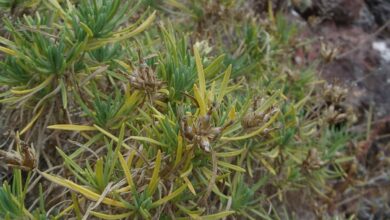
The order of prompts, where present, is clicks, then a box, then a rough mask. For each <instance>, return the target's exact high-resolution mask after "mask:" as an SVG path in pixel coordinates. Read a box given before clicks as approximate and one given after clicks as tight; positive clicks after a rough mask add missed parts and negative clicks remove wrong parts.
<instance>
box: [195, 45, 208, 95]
mask: <svg viewBox="0 0 390 220" xmlns="http://www.w3.org/2000/svg"><path fill="white" fill-rule="evenodd" d="M194 55H195V62H196V70H197V72H198V80H199V93H200V96H201V97H202V99H204V98H205V95H206V79H205V76H204V69H203V65H202V60H201V58H200V55H199V51H198V48H197V47H195V46H194Z"/></svg>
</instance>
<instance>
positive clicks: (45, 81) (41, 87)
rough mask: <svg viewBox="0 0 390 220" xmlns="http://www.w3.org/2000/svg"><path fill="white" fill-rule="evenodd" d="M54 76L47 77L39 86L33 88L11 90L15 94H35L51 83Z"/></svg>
mask: <svg viewBox="0 0 390 220" xmlns="http://www.w3.org/2000/svg"><path fill="white" fill-rule="evenodd" d="M53 78H54V76H53V75H52V76H49V77H47V78H46V79H45V80H44V81H43V82H42V83H41V84H39V85H38V86H36V87H34V88H32V89H25V90H16V89H11V92H12V93H13V94H15V95H24V94H28V93H29V94H34V93H36V92H38V91H39V90H41V89H43V88H45V87H46V86H48V85H49V84H50V82H51V81H52V80H53Z"/></svg>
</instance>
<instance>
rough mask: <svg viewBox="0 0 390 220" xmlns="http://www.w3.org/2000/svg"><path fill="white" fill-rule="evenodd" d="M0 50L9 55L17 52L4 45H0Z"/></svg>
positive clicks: (14, 54)
mask: <svg viewBox="0 0 390 220" xmlns="http://www.w3.org/2000/svg"><path fill="white" fill-rule="evenodd" d="M0 51H3V52H4V53H6V54H8V55H11V56H16V54H17V53H16V51H14V50H11V49H9V48H6V47H2V46H0Z"/></svg>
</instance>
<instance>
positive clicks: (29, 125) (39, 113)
mask: <svg viewBox="0 0 390 220" xmlns="http://www.w3.org/2000/svg"><path fill="white" fill-rule="evenodd" d="M42 111H43V107H42V108H41V110H39V112H38V113H37V114H36V115H35V116H34V117H33V118H32V119H31V121H30V122H29V123H28V124H27V125H26V127H24V128H23V129H22V130H21V131H20V135H22V134H24V133H25V132H26V131H27V130H28V129H30V128H31V127H32V126H33V124H34V123H35V121H36V120H37V119H38V118H39V116H41V114H42Z"/></svg>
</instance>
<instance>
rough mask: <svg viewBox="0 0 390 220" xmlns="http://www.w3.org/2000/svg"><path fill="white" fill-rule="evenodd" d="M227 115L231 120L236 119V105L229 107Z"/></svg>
mask: <svg viewBox="0 0 390 220" xmlns="http://www.w3.org/2000/svg"><path fill="white" fill-rule="evenodd" d="M228 117H229V120H230V121H233V120H235V119H236V107H235V106H234V105H233V106H232V108H231V109H230V111H229V114H228Z"/></svg>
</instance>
